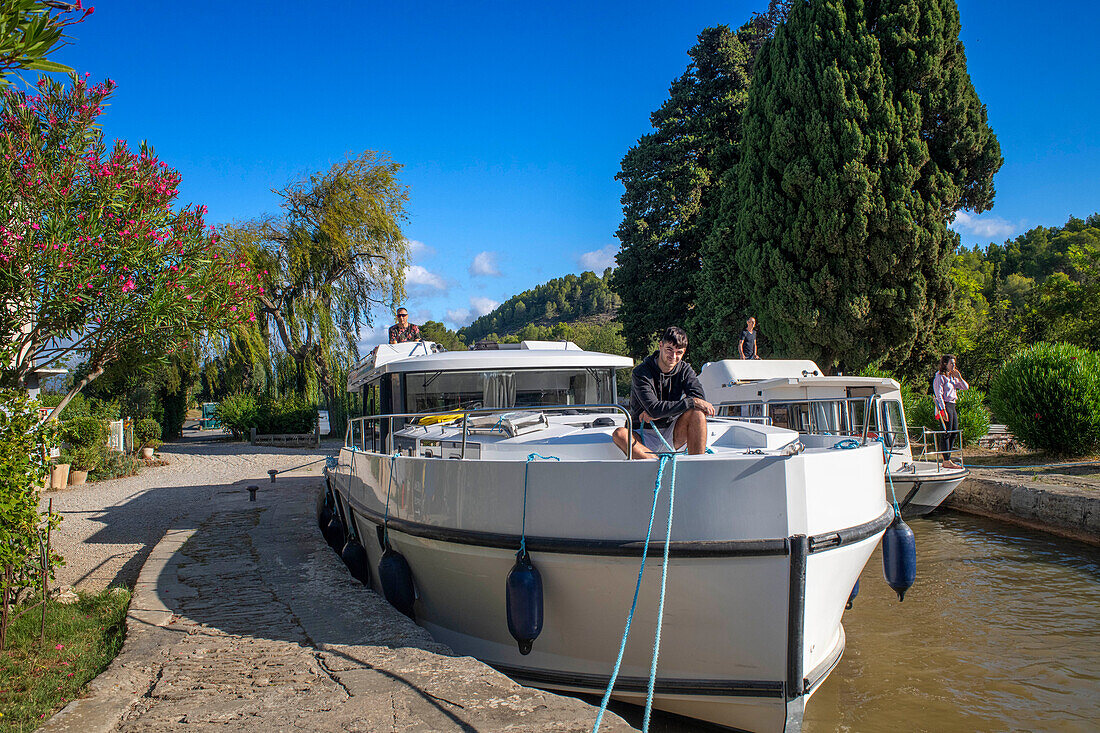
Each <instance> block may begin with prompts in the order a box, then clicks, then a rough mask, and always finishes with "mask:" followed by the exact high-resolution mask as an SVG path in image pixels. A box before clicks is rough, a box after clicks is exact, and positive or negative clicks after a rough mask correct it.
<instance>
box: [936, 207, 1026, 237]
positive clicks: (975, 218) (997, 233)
mask: <svg viewBox="0 0 1100 733" xmlns="http://www.w3.org/2000/svg"><path fill="white" fill-rule="evenodd" d="M951 228H952V229H954V230H955V231H957V232H965V233H966V234H973V235H974V236H976V237H1007V236H1008V235H1010V234H1012V233H1013V232H1015V231H1016V230H1017V229H1018V228H1019V227H1018V226H1017V225H1015V224H1013V223H1012V222H1010V221H1007V220H1005V219H1002V218H1000V217H999V216H980V215H977V214H968V213H967V212H965V211H959V212H957V213H956V214H955V221H954V222H952V223H951Z"/></svg>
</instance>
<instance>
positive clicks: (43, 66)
mask: <svg viewBox="0 0 1100 733" xmlns="http://www.w3.org/2000/svg"><path fill="white" fill-rule="evenodd" d="M27 68H28V69H30V70H31V71H48V72H54V73H58V74H68V73H70V72H72V70H73V69H72V67H71V66H66V65H65V64H59V63H57V62H56V61H50V60H49V59H39V60H38V61H32V62H30V63H29V64H27Z"/></svg>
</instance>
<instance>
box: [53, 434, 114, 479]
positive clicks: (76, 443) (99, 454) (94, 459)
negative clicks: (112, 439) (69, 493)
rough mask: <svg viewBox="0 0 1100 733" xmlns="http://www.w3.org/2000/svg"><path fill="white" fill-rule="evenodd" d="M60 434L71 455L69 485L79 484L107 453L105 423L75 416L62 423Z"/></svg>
mask: <svg viewBox="0 0 1100 733" xmlns="http://www.w3.org/2000/svg"><path fill="white" fill-rule="evenodd" d="M61 435H62V437H63V438H64V439H65V443H66V444H67V445H68V446H69V450H68V453H69V456H70V457H71V458H70V466H69V486H79V485H80V484H82V483H84V482H85V481H87V479H88V472H89V471H92V470H95V468H96V467H97V466H98V465H99V464H100V463H101V462H102V461H103V459H104V458H105V457H106V455H107V424H106V423H105V422H104V421H102V420H98V419H96V418H94V417H75V418H73V419H72V420H69V421H68V422H66V423H64V424H63V425H62V427H61Z"/></svg>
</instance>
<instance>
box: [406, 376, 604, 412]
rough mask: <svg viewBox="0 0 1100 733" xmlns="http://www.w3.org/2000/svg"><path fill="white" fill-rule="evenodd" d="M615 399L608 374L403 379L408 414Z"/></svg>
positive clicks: (592, 402) (583, 402)
mask: <svg viewBox="0 0 1100 733" xmlns="http://www.w3.org/2000/svg"><path fill="white" fill-rule="evenodd" d="M613 399H614V380H613V375H612V372H611V370H610V369H583V370H574V369H545V370H533V369H531V370H516V371H493V372H434V373H423V374H407V375H405V404H406V405H407V407H408V409H409V411H411V412H440V411H444V410H456V409H474V408H479V407H484V408H510V407H537V406H539V405H598V404H608V403H610V402H612V400H613Z"/></svg>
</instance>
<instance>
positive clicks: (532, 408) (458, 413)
mask: <svg viewBox="0 0 1100 733" xmlns="http://www.w3.org/2000/svg"><path fill="white" fill-rule="evenodd" d="M561 410H574V411H575V410H584V411H587V412H611V411H614V412H620V413H622V415H623V417H624V418H625V420H626V428H627V448H628V451H627V453H626V455H625V456H624V459H625V460H630V456H631V454H632V453H633V451H634V440H635V438H634V430H633V427H634V426H633V421H632V420H631V419H630V412H629V411H628V410H627V409H626V408H625V407H623V406H622V405H615V404H607V405H523V406H517V407H471V408H458V409H453V410H439V411H437V412H395V413H392V414H389V415H364V416H363V417H353V418H349V419H348V429H347V432H346V433H345V435H344V446H345V447H348V448H355V447H356V443H357V441H356V426H357V425H358V426H359V431H358V436H359V438H360V440H359V441H358V442H360V443H362V445H361V447H360V450H366V449H367V447H366V433H367V424H368V423H374V424H375V427H374V432H373V434H372V441H371V442H372V444H373V443H375V442H376V438H378V437H380V436H379V435H378V425H380V424H381V423H382V421H383V420H385V421H386V428H387V430H386V437H387V442H388V444H387V445H386V448H387V450H386V451H385V452H387V453H388V452H390V448H391V447H392V444H393V421H394V420H414V419H415V420H421V421H422V420H424V419H425V418H442V419H441V420H440V421H438V422H443V421H444V420H446V418H453V419H451V420H446V422H448V423H453V422H458V421H459V420H461V421H462V451H461V454H460V458H465V457H466V438H467V437H468V436H469V434H470V425H469V420H470V416H471V415H491V414H500V413H514V412H556V411H561Z"/></svg>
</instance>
